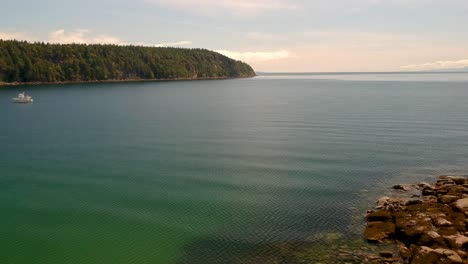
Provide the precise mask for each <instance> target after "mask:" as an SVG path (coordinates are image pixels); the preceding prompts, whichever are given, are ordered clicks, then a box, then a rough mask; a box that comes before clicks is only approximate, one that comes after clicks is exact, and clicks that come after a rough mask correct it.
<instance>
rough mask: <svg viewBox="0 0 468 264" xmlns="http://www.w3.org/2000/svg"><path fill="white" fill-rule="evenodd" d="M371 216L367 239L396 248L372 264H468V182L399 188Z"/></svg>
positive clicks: (447, 179)
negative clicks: (392, 245) (395, 250)
mask: <svg viewBox="0 0 468 264" xmlns="http://www.w3.org/2000/svg"><path fill="white" fill-rule="evenodd" d="M393 189H394V190H395V191H396V192H398V194H397V193H395V194H394V195H392V197H387V196H383V197H380V198H379V199H378V201H377V203H376V205H377V206H376V207H375V208H374V209H370V210H368V211H367V216H366V220H367V226H366V229H365V236H366V239H367V240H368V241H369V242H371V243H390V244H394V245H396V246H397V248H398V250H397V252H380V254H379V256H380V258H377V257H375V258H372V259H373V261H374V262H372V263H376V264H378V263H408V264H410V263H411V264H425V263H448V264H449V263H450V264H452V263H460V264H461V263H468V252H467V249H468V237H467V235H468V232H467V228H468V219H467V216H468V177H467V176H464V175H463V176H459V175H457V176H445V175H442V176H439V177H438V179H437V181H436V183H435V184H429V183H426V182H420V183H418V184H397V185H394V186H393Z"/></svg>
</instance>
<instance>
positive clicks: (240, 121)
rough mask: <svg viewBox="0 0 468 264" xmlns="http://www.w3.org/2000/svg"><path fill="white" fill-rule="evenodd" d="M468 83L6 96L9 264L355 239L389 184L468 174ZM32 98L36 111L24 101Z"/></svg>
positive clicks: (335, 79)
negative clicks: (20, 100) (15, 101)
mask: <svg viewBox="0 0 468 264" xmlns="http://www.w3.org/2000/svg"><path fill="white" fill-rule="evenodd" d="M467 75H468V74H425V75H414V74H412V75H404V74H403V75H401V74H399V75H398V74H394V75H387V74H386V75H375V74H361V75H359V74H348V75H346V74H342V75H307V74H300V75H284V74H283V75H269V76H260V77H257V78H253V79H238V80H223V81H196V82H154V83H122V84H77V85H51V86H25V87H8V88H5V87H4V88H0V113H1V114H0V124H1V133H0V208H1V215H2V217H0V234H1V236H0V248H2V250H1V251H0V263H15V264H16V263H57V264H58V263H177V264H178V263H243V262H246V261H244V259H243V256H246V255H252V254H256V252H261V254H265V255H268V254H269V250H272V252H273V251H274V250H275V246H274V245H277V244H278V243H282V242H294V243H300V242H301V241H310V239H311V237H313V238H314V239H315V240H316V241H318V242H320V241H321V239H323V240H326V239H327V235H326V234H339V237H340V243H343V244H346V243H348V244H352V243H354V242H353V241H356V240H360V239H362V236H361V232H362V226H363V223H362V221H361V220H362V218H361V216H362V213H363V212H364V211H365V209H366V208H367V207H369V206H370V205H371V204H372V203H373V201H374V199H375V198H377V197H378V196H379V195H381V194H383V193H385V192H387V191H388V186H390V185H391V184H393V183H400V182H414V181H422V180H430V179H431V178H432V177H433V176H436V175H438V174H452V173H463V174H467V173H466V172H467V171H468V170H467V168H468V166H467V164H468V162H467V157H468V115H467V114H466V113H468V76H467ZM20 90H21V91H22V90H25V91H26V92H27V93H29V94H31V95H32V96H33V97H34V99H35V102H34V103H33V104H30V105H16V104H13V103H10V98H12V97H14V96H15V95H16V94H17V93H18V92H19V91H20ZM347 241H348V242H347ZM323 254H325V253H323ZM285 262H287V261H285Z"/></svg>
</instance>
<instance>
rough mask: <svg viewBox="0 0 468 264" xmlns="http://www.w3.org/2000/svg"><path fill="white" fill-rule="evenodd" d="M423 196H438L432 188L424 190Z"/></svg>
mask: <svg viewBox="0 0 468 264" xmlns="http://www.w3.org/2000/svg"><path fill="white" fill-rule="evenodd" d="M422 195H424V196H427V195H436V192H435V190H434V189H432V188H430V187H426V188H423V190H422Z"/></svg>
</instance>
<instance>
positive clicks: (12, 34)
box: [0, 31, 34, 41]
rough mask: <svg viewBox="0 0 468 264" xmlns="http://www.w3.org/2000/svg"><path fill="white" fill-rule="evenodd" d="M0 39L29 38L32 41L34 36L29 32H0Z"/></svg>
mask: <svg viewBox="0 0 468 264" xmlns="http://www.w3.org/2000/svg"><path fill="white" fill-rule="evenodd" d="M0 39H3V40H13V39H15V40H29V41H33V40H34V37H32V36H31V34H29V33H26V32H14V31H11V32H0Z"/></svg>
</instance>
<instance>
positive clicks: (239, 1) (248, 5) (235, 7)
mask: <svg viewBox="0 0 468 264" xmlns="http://www.w3.org/2000/svg"><path fill="white" fill-rule="evenodd" d="M145 1H146V2H147V3H151V4H156V5H160V6H165V7H169V8H173V9H180V10H185V11H188V12H193V13H204V14H207V13H213V14H217V13H219V12H220V11H223V12H227V13H230V14H234V15H253V14H259V13H263V12H268V11H273V10H297V9H300V7H301V5H300V4H299V3H298V1H293V0H236V1H232V0H145Z"/></svg>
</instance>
